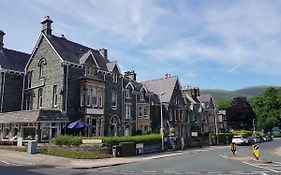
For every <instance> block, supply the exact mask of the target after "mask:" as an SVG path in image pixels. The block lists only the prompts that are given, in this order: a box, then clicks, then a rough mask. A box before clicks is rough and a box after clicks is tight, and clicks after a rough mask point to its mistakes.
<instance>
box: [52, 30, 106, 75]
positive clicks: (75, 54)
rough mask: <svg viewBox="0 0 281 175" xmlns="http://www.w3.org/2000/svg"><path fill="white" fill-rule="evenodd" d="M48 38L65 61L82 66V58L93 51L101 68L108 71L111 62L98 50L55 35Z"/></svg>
mask: <svg viewBox="0 0 281 175" xmlns="http://www.w3.org/2000/svg"><path fill="white" fill-rule="evenodd" d="M47 38H48V40H49V41H50V42H51V44H52V45H53V46H54V48H55V49H56V51H57V52H58V54H59V55H60V56H61V58H62V59H63V60H64V61H68V62H72V63H76V64H80V58H81V57H83V55H85V54H86V53H87V52H89V51H91V52H92V53H93V55H94V57H95V59H96V61H97V64H98V65H99V67H100V68H101V69H102V70H104V71H108V68H107V63H109V60H108V59H107V58H104V57H103V56H102V55H101V54H100V53H99V51H98V50H95V49H92V48H89V47H87V46H83V45H81V44H78V43H75V42H73V41H70V40H67V39H66V38H61V37H57V36H55V35H48V36H47Z"/></svg>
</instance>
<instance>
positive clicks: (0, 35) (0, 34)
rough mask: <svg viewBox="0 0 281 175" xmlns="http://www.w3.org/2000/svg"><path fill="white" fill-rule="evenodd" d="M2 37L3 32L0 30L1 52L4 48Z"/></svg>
mask: <svg viewBox="0 0 281 175" xmlns="http://www.w3.org/2000/svg"><path fill="white" fill-rule="evenodd" d="M4 35H5V32H3V31H2V30H0V50H3V46H4Z"/></svg>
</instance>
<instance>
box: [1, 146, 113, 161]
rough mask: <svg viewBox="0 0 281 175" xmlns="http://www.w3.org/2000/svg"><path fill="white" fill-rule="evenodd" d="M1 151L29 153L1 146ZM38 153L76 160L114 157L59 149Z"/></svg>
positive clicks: (13, 147)
mask: <svg viewBox="0 0 281 175" xmlns="http://www.w3.org/2000/svg"><path fill="white" fill-rule="evenodd" d="M0 149H5V150H9V151H18V152H27V147H16V146H0ZM37 153H39V154H46V155H52V156H59V157H67V158H74V159H103V158H110V157H112V155H111V154H104V153H89V152H81V151H69V150H57V149H47V148H38V150H37Z"/></svg>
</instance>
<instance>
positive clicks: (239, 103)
mask: <svg viewBox="0 0 281 175" xmlns="http://www.w3.org/2000/svg"><path fill="white" fill-rule="evenodd" d="M226 116H227V124H228V126H229V127H230V128H232V129H246V130H248V129H249V128H252V127H253V119H255V118H256V114H255V112H254V111H253V108H252V106H251V105H250V103H249V102H248V101H247V99H246V97H236V98H234V99H233V100H232V102H231V105H230V107H229V108H228V109H227V110H226Z"/></svg>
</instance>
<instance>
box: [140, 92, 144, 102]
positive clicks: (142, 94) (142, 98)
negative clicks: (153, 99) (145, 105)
mask: <svg viewBox="0 0 281 175" xmlns="http://www.w3.org/2000/svg"><path fill="white" fill-rule="evenodd" d="M140 100H141V101H143V100H144V92H141V93H140Z"/></svg>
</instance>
